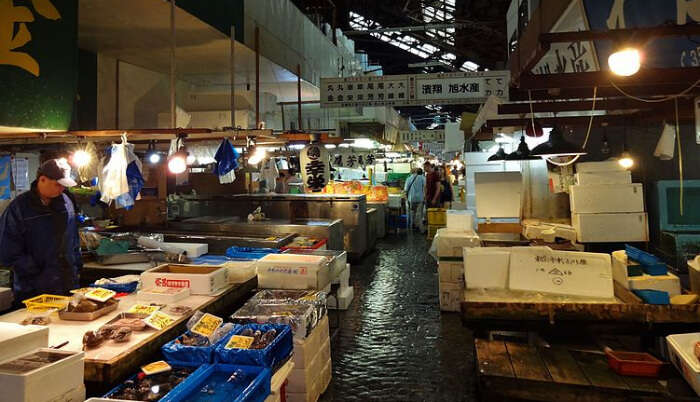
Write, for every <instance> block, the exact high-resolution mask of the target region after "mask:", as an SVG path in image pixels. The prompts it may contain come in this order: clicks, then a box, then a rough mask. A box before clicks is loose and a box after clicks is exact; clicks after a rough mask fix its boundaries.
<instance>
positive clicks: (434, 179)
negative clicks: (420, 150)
mask: <svg viewBox="0 0 700 402" xmlns="http://www.w3.org/2000/svg"><path fill="white" fill-rule="evenodd" d="M423 170H424V171H425V197H424V199H425V207H426V208H439V207H440V205H438V203H437V202H436V201H435V198H436V197H437V195H438V194H439V189H440V174H439V173H438V172H437V171H436V169H435V167H434V166H433V165H432V164H431V163H430V162H425V163H424V164H423Z"/></svg>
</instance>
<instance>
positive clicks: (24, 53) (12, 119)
mask: <svg viewBox="0 0 700 402" xmlns="http://www.w3.org/2000/svg"><path fill="white" fill-rule="evenodd" d="M77 71H78V2H77V0H0V94H2V96H0V127H2V126H5V127H10V128H8V129H7V130H10V131H12V129H13V128H28V129H50V130H67V129H68V128H69V126H70V123H71V117H72V115H73V105H74V103H75V98H76V85H77V77H78V73H77Z"/></svg>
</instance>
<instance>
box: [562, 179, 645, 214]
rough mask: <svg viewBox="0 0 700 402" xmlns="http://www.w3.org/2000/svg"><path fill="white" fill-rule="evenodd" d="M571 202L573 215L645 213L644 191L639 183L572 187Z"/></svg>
mask: <svg viewBox="0 0 700 402" xmlns="http://www.w3.org/2000/svg"><path fill="white" fill-rule="evenodd" d="M569 201H570V204H571V205H570V206H571V213H572V214H610V213H626V212H644V191H643V190H642V185H641V184H638V183H634V184H592V185H588V186H571V187H570V193H569Z"/></svg>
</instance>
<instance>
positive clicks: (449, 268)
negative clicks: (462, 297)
mask: <svg viewBox="0 0 700 402" xmlns="http://www.w3.org/2000/svg"><path fill="white" fill-rule="evenodd" d="M467 250H469V248H467ZM465 253H466V250H465ZM465 258H466V255H465ZM438 277H439V279H440V282H452V283H464V262H462V261H445V260H442V261H440V262H438Z"/></svg>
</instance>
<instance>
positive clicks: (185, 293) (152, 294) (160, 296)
mask: <svg viewBox="0 0 700 402" xmlns="http://www.w3.org/2000/svg"><path fill="white" fill-rule="evenodd" d="M188 297H190V288H163V287H153V288H148V289H141V290H139V292H138V293H137V294H136V300H144V301H149V302H154V303H162V304H173V303H177V302H179V301H180V300H182V299H186V298H188Z"/></svg>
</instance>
